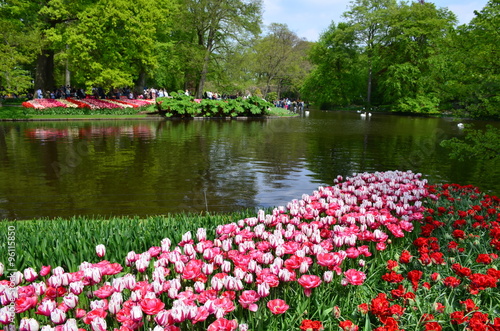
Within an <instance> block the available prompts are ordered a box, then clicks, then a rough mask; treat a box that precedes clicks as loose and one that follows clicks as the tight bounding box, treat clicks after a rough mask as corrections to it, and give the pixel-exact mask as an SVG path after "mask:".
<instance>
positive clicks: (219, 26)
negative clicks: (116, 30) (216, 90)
mask: <svg viewBox="0 0 500 331" xmlns="http://www.w3.org/2000/svg"><path fill="white" fill-rule="evenodd" d="M181 3H182V4H183V6H184V7H183V8H184V11H183V13H184V15H183V16H182V17H180V19H179V23H180V24H181V25H182V26H183V27H184V29H185V30H187V31H185V32H183V33H182V34H181V36H182V37H184V38H186V39H185V40H183V43H184V44H185V46H184V48H185V50H186V52H188V53H187V55H188V56H190V57H192V58H194V59H195V61H196V62H194V63H193V61H190V64H189V65H190V66H191V67H192V68H193V69H194V70H193V71H192V74H191V76H190V77H187V78H189V79H192V80H193V81H194V85H195V86H196V91H195V97H197V98H201V97H202V95H203V90H204V86H205V82H206V79H207V74H208V73H209V70H210V68H211V65H212V61H213V59H214V55H215V54H217V53H219V54H222V53H223V51H222V49H223V48H228V47H229V46H230V45H231V43H233V42H239V41H242V42H243V41H245V40H248V39H250V37H251V36H253V35H257V34H259V33H260V24H261V12H262V1H261V0H245V1H243V0H181Z"/></svg>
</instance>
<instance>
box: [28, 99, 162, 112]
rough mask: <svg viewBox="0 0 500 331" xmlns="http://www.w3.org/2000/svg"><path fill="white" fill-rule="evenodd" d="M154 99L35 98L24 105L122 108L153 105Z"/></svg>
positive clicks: (37, 106) (32, 106) (35, 106)
mask: <svg viewBox="0 0 500 331" xmlns="http://www.w3.org/2000/svg"><path fill="white" fill-rule="evenodd" d="M153 104H154V101H153V100H128V99H127V100H123V101H122V100H111V99H109V100H108V99H96V98H85V99H74V98H66V99H61V100H56V99H33V100H29V101H25V102H23V103H22V105H23V106H24V107H25V108H34V109H40V110H44V109H50V108H59V107H60V108H68V107H69V108H75V107H76V108H88V109H121V108H131V107H132V108H139V107H144V106H149V105H153Z"/></svg>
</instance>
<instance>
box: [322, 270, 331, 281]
mask: <svg viewBox="0 0 500 331" xmlns="http://www.w3.org/2000/svg"><path fill="white" fill-rule="evenodd" d="M332 280H333V272H332V271H330V270H328V271H325V273H324V274H323V281H324V282H325V283H331V282H332Z"/></svg>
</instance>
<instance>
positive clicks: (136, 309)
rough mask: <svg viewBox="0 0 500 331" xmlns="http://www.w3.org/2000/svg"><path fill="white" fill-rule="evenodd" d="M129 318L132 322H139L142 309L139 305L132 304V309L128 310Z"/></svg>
mask: <svg viewBox="0 0 500 331" xmlns="http://www.w3.org/2000/svg"><path fill="white" fill-rule="evenodd" d="M130 318H131V319H132V320H133V321H134V322H139V321H140V320H142V309H141V306H133V307H132V309H131V310H130Z"/></svg>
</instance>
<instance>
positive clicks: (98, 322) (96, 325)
mask: <svg viewBox="0 0 500 331" xmlns="http://www.w3.org/2000/svg"><path fill="white" fill-rule="evenodd" d="M90 327H91V329H92V331H107V329H106V328H107V323H106V320H105V319H104V318H102V317H96V318H94V319H93V320H92V322H90Z"/></svg>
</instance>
